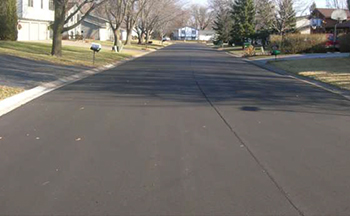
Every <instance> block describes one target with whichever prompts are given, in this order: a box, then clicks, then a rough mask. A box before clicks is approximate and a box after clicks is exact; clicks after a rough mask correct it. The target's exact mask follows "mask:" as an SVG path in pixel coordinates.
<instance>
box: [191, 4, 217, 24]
mask: <svg viewBox="0 0 350 216" xmlns="http://www.w3.org/2000/svg"><path fill="white" fill-rule="evenodd" d="M191 12H192V18H193V23H194V27H196V28H197V29H199V30H205V29H208V28H209V27H210V25H211V24H212V22H213V18H214V13H213V12H212V11H211V10H210V8H209V7H206V6H203V5H198V4H195V5H192V7H191Z"/></svg>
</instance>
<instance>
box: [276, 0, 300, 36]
mask: <svg viewBox="0 0 350 216" xmlns="http://www.w3.org/2000/svg"><path fill="white" fill-rule="evenodd" d="M277 1H278V2H277V12H276V14H275V21H274V28H275V30H276V31H277V32H278V33H279V34H280V35H281V36H284V35H285V34H286V33H290V32H293V31H295V27H296V13H295V11H294V8H293V1H292V0H277Z"/></svg>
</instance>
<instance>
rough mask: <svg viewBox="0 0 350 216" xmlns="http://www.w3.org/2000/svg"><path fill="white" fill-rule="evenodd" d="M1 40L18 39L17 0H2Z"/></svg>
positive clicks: (0, 15)
mask: <svg viewBox="0 0 350 216" xmlns="http://www.w3.org/2000/svg"><path fill="white" fill-rule="evenodd" d="M0 40H17V6H16V0H0Z"/></svg>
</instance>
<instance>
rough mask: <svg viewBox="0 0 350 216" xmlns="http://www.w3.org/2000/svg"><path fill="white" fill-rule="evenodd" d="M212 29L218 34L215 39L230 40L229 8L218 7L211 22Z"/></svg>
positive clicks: (230, 20)
mask: <svg viewBox="0 0 350 216" xmlns="http://www.w3.org/2000/svg"><path fill="white" fill-rule="evenodd" d="M213 29H214V30H215V31H216V34H217V35H218V37H217V38H216V39H217V41H222V42H224V43H226V42H229V41H230V40H231V31H232V18H231V14H230V10H229V8H224V7H223V6H221V7H219V9H218V10H217V13H216V19H215V20H214V22H213Z"/></svg>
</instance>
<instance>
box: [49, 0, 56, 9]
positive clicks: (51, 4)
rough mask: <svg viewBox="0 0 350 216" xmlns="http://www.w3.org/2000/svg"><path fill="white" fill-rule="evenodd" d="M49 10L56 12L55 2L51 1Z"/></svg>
mask: <svg viewBox="0 0 350 216" xmlns="http://www.w3.org/2000/svg"><path fill="white" fill-rule="evenodd" d="M49 10H55V6H54V4H53V0H49Z"/></svg>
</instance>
